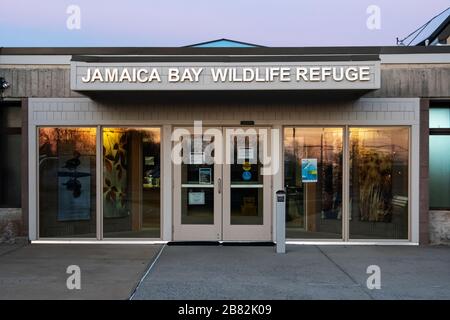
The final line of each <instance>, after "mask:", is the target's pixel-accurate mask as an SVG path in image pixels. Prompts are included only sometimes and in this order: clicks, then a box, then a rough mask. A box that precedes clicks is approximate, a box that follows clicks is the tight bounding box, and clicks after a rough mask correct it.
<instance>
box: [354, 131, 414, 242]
mask: <svg viewBox="0 0 450 320" xmlns="http://www.w3.org/2000/svg"><path fill="white" fill-rule="evenodd" d="M408 154H409V130H408V128H404V127H370V128H350V217H349V219H350V238H353V239H407V238H408Z"/></svg>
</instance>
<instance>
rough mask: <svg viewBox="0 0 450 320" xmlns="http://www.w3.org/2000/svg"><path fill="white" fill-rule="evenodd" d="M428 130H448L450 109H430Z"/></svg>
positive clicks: (449, 126)
mask: <svg viewBox="0 0 450 320" xmlns="http://www.w3.org/2000/svg"><path fill="white" fill-rule="evenodd" d="M430 128H450V109H448V108H431V109H430Z"/></svg>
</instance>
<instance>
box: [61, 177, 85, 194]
mask: <svg viewBox="0 0 450 320" xmlns="http://www.w3.org/2000/svg"><path fill="white" fill-rule="evenodd" d="M63 185H64V186H66V189H67V190H69V191H72V195H73V197H74V198H78V197H80V195H81V182H80V181H79V180H78V179H77V178H72V179H69V180H68V181H67V182H65V183H63Z"/></svg>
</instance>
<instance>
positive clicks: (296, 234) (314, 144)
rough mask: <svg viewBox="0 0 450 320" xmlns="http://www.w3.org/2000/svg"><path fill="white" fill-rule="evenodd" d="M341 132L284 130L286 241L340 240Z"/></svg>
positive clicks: (337, 130) (319, 129) (304, 129)
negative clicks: (309, 239) (310, 239)
mask: <svg viewBox="0 0 450 320" xmlns="http://www.w3.org/2000/svg"><path fill="white" fill-rule="evenodd" d="M342 134H343V129H342V128H285V130H284V183H285V188H286V193H287V195H286V237H288V238H295V239H304V238H322V239H342Z"/></svg>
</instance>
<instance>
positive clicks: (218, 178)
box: [173, 126, 272, 241]
mask: <svg viewBox="0 0 450 320" xmlns="http://www.w3.org/2000/svg"><path fill="white" fill-rule="evenodd" d="M213 127H214V128H217V129H219V130H221V131H222V139H224V133H225V130H226V129H227V128H229V129H231V128H242V129H244V130H245V129H246V128H243V127H239V126H230V127H221V126H217V127H216V126H213ZM178 128H182V129H185V130H188V131H190V132H191V134H192V133H193V128H191V127H178ZM251 128H252V129H255V130H259V129H261V128H264V129H265V128H266V127H251ZM267 129H270V128H267ZM267 139H268V141H267V147H268V148H269V150H267V151H266V153H267V154H270V148H271V145H272V142H271V141H270V135H268V136H267ZM223 142H224V141H222V144H221V145H222V146H223V145H224V144H223ZM225 153H226V152H222V156H223V157H225V156H226V155H225ZM230 178H231V177H230V165H229V164H226V163H225V164H217V163H215V164H214V181H213V184H212V185H207V186H205V185H183V184H182V165H181V164H174V165H173V240H174V241H220V240H224V241H271V240H272V207H271V204H272V197H271V178H272V177H271V176H270V175H264V176H263V186H262V187H263V199H262V205H263V224H262V225H231V223H230V218H231V216H230V199H231V187H232V186H231V183H230ZM183 188H213V189H214V224H182V221H181V218H182V217H181V216H182V214H181V213H182V205H183V203H182V200H183V199H182V194H183Z"/></svg>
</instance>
